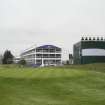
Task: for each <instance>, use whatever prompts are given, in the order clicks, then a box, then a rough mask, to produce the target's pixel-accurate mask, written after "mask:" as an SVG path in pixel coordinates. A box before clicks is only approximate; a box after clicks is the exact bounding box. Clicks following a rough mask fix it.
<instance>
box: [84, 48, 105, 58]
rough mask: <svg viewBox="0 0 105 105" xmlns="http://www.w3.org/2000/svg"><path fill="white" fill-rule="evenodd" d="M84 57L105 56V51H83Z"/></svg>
mask: <svg viewBox="0 0 105 105" xmlns="http://www.w3.org/2000/svg"><path fill="white" fill-rule="evenodd" d="M82 56H105V49H82Z"/></svg>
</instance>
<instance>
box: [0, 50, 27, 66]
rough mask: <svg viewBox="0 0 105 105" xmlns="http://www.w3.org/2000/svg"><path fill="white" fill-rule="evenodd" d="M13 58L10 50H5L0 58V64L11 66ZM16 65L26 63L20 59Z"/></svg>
mask: <svg viewBox="0 0 105 105" xmlns="http://www.w3.org/2000/svg"><path fill="white" fill-rule="evenodd" d="M14 58H15V56H14V55H13V54H12V53H11V51H10V50H6V51H5V52H4V54H3V56H2V57H1V63H2V64H13V63H14ZM18 64H21V65H25V64H26V61H25V60H24V59H20V60H19V61H18Z"/></svg>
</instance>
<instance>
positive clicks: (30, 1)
mask: <svg viewBox="0 0 105 105" xmlns="http://www.w3.org/2000/svg"><path fill="white" fill-rule="evenodd" d="M81 36H96V37H97V36H103V37H105V0H0V52H3V51H4V50H6V49H9V50H11V51H12V52H13V54H15V55H18V54H20V52H21V51H22V50H24V49H26V48H28V47H30V46H32V45H37V46H38V45H42V44H53V45H57V46H59V47H62V48H63V49H64V50H66V51H67V52H70V53H72V46H73V44H74V43H76V42H78V41H79V40H80V39H81Z"/></svg>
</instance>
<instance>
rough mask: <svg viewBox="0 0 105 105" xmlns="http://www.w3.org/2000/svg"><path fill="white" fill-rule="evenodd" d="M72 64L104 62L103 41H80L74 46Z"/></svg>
mask: <svg viewBox="0 0 105 105" xmlns="http://www.w3.org/2000/svg"><path fill="white" fill-rule="evenodd" d="M73 52H74V54H73V55H74V64H89V63H101V62H105V40H102V39H98V40H90V39H86V40H81V41H80V42H79V43H77V44H75V45H74V51H73Z"/></svg>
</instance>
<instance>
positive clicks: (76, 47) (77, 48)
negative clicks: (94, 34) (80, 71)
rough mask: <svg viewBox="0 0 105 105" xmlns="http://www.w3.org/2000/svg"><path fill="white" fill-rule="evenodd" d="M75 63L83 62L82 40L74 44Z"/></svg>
mask: <svg viewBox="0 0 105 105" xmlns="http://www.w3.org/2000/svg"><path fill="white" fill-rule="evenodd" d="M73 63H74V64H81V42H78V43H76V44H74V46H73Z"/></svg>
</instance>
